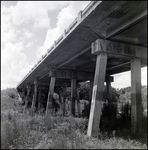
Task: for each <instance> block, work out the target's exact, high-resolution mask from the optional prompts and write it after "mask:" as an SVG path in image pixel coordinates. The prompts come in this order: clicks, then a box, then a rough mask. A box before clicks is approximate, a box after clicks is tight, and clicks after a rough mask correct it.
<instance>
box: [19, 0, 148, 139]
mask: <svg viewBox="0 0 148 150" xmlns="http://www.w3.org/2000/svg"><path fill="white" fill-rule="evenodd" d="M145 66H147V1H102V2H99V1H92V2H90V3H89V5H88V6H87V7H86V8H85V9H84V10H82V11H80V12H79V13H78V16H77V18H76V19H75V20H74V21H73V23H72V24H71V25H70V26H69V27H68V28H67V29H65V30H64V32H63V34H62V35H61V36H60V37H59V38H58V39H57V40H56V41H55V42H54V44H53V46H51V47H50V48H49V49H48V50H47V53H46V54H45V55H43V56H42V58H41V59H40V60H39V61H38V63H37V64H35V66H34V67H33V68H32V69H31V70H30V71H29V72H28V74H27V75H26V76H25V77H24V78H23V79H22V81H21V82H20V83H19V84H18V86H17V89H18V91H19V92H20V93H23V94H25V93H26V99H25V101H26V104H25V109H26V107H27V104H28V98H29V95H30V92H31V90H33V92H32V93H33V95H34V96H33V100H32V107H34V106H35V102H38V107H39V106H40V105H39V104H40V97H41V93H42V92H43V91H45V90H46V91H47V92H48V97H47V106H46V113H48V110H50V108H51V107H50V106H51V103H52V97H53V92H54V91H55V89H57V88H60V87H63V93H65V87H68V86H70V87H71V114H72V115H75V100H77V83H78V82H81V81H87V80H89V81H90V83H91V84H90V98H91V110H90V118H89V124H88V132H87V134H88V135H89V136H97V135H98V132H99V124H100V116H101V111H102V103H101V100H102V95H103V85H104V82H106V85H107V89H108V95H109V94H110V88H111V82H113V77H112V76H111V75H113V74H117V73H121V72H124V71H129V70H131V105H132V106H131V118H132V119H131V125H132V129H133V132H137V131H138V130H140V127H141V119H142V103H141V68H142V67H145ZM123 80H124V79H123ZM25 91H26V92H25ZM57 91H58V90H57Z"/></svg>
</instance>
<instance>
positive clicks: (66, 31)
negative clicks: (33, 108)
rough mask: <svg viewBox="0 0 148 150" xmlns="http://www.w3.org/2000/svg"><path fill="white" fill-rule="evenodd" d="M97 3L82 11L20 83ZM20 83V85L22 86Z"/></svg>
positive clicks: (94, 2) (92, 3) (92, 2)
mask: <svg viewBox="0 0 148 150" xmlns="http://www.w3.org/2000/svg"><path fill="white" fill-rule="evenodd" d="M96 3H98V1H91V2H90V3H89V4H88V5H87V6H86V8H85V9H84V10H83V11H80V12H79V13H78V17H77V18H76V19H75V20H74V21H73V22H72V23H71V24H70V26H69V27H68V28H67V29H65V30H64V33H63V34H62V35H61V36H60V37H59V38H58V39H57V40H56V41H55V42H54V44H53V45H52V46H51V47H50V48H49V49H47V52H46V54H44V55H42V57H41V59H40V60H39V61H37V64H35V65H34V67H33V68H32V69H31V70H30V71H29V73H28V74H27V75H26V76H25V77H24V78H23V80H22V81H21V82H20V83H22V82H23V81H24V80H25V79H26V78H27V76H29V74H31V72H33V70H34V69H35V68H36V67H37V66H38V65H39V64H40V63H41V62H42V61H43V60H44V59H45V57H47V56H48V55H49V54H50V53H51V52H52V51H53V50H54V49H55V48H56V47H57V46H58V45H59V44H60V43H61V42H62V41H63V40H64V39H65V38H66V36H67V35H68V34H70V33H71V32H72V31H73V30H74V28H75V27H76V25H78V24H79V22H80V21H79V19H80V20H81V19H82V18H83V19H84V18H85V17H86V16H87V14H89V11H90V12H91V9H92V8H93V6H94V5H95V4H96ZM79 15H80V16H79ZM20 83H19V84H18V85H20Z"/></svg>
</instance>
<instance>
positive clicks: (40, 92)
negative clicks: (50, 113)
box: [38, 88, 42, 112]
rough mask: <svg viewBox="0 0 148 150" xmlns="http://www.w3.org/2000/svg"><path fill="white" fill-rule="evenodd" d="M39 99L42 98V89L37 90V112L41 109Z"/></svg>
mask: <svg viewBox="0 0 148 150" xmlns="http://www.w3.org/2000/svg"><path fill="white" fill-rule="evenodd" d="M41 97H42V89H40V88H39V95H38V112H40V108H41Z"/></svg>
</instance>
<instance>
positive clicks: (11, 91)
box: [1, 88, 19, 99]
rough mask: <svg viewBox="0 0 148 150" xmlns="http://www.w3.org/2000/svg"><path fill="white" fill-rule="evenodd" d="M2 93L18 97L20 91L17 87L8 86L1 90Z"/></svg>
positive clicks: (13, 97) (10, 96)
mask: <svg viewBox="0 0 148 150" xmlns="http://www.w3.org/2000/svg"><path fill="white" fill-rule="evenodd" d="M1 95H3V96H8V97H9V98H11V99H18V98H19V96H18V92H17V90H16V89H15V88H7V89H4V90H2V91H1Z"/></svg>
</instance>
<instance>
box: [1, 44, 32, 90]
mask: <svg viewBox="0 0 148 150" xmlns="http://www.w3.org/2000/svg"><path fill="white" fill-rule="evenodd" d="M23 49H24V46H23V43H22V42H19V43H15V44H12V43H11V42H9V43H7V44H6V47H5V49H3V50H2V51H1V69H2V70H1V80H2V84H1V88H7V87H16V84H17V83H18V82H19V81H20V80H21V79H22V78H23V77H24V76H25V74H26V73H27V72H28V70H29V69H30V65H29V63H27V60H26V59H27V57H26V55H25V54H24V53H22V50H23Z"/></svg>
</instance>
